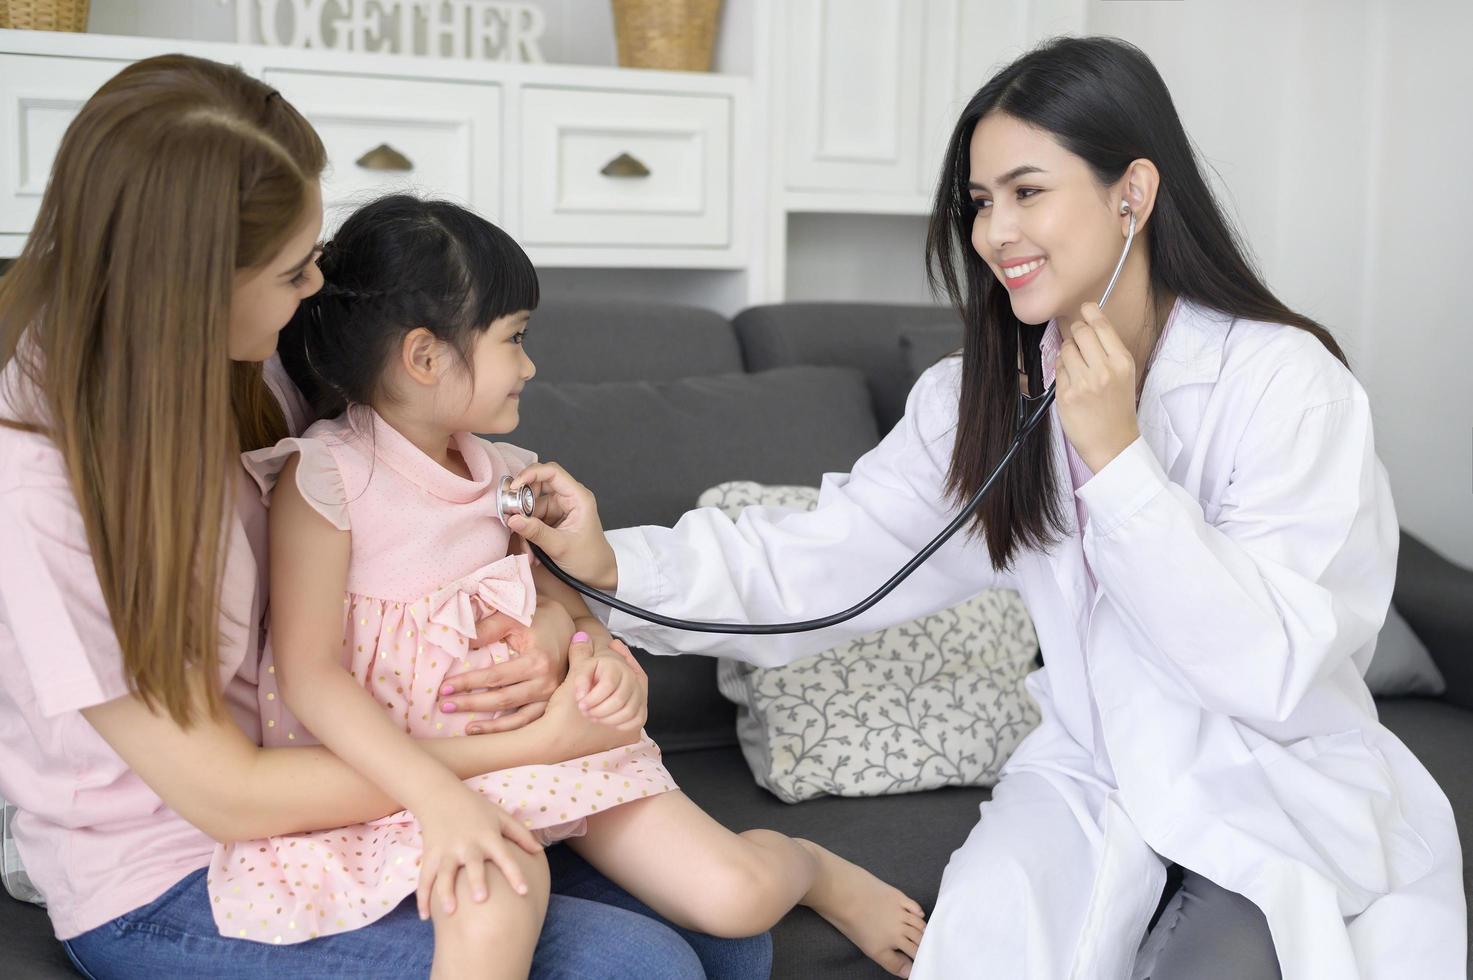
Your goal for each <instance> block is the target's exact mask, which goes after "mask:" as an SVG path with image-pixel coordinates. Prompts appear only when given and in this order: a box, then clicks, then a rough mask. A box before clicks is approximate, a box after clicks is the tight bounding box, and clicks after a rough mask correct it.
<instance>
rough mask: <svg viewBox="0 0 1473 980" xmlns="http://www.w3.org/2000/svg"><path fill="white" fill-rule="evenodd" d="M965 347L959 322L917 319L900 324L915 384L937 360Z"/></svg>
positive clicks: (904, 355) (907, 364)
mask: <svg viewBox="0 0 1473 980" xmlns="http://www.w3.org/2000/svg"><path fill="white" fill-rule="evenodd" d="M961 348H962V330H961V327H960V326H958V325H957V324H955V323H913V324H910V325H908V326H904V327H901V328H900V352H901V357H902V358H903V359H904V361H905V370H906V371H907V372H908V373H909V375H910V383H911V386H912V387H914V386H915V383H916V382H917V381H919V380H920V377H921V375H922V374H925V373H926V371H928V370H929V369H930V368H932V367H934V366H935V364H936V362H937V361H939V360H941V359H942V358H943V357H948V356H950V355H952V354H955V353H957V352H958V351H960V350H961Z"/></svg>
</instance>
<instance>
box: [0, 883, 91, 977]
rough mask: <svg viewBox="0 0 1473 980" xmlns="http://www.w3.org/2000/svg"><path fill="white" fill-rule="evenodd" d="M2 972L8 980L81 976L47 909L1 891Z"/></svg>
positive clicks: (0, 942) (0, 972) (0, 971)
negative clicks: (58, 935) (48, 915)
mask: <svg viewBox="0 0 1473 980" xmlns="http://www.w3.org/2000/svg"><path fill="white" fill-rule="evenodd" d="M0 976H4V977H5V978H6V980H77V976H78V974H77V971H76V970H74V969H72V964H71V961H70V960H68V959H67V955H66V951H65V950H63V949H62V947H61V943H59V942H57V941H56V934H55V933H54V932H53V931H52V930H51V920H50V919H49V918H47V917H46V910H45V909H43V908H41V907H39V906H36V905H30V904H27V903H25V902H18V901H16V900H15V899H13V898H11V897H10V896H9V895H5V894H0Z"/></svg>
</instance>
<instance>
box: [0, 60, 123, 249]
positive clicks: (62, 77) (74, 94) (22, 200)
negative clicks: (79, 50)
mask: <svg viewBox="0 0 1473 980" xmlns="http://www.w3.org/2000/svg"><path fill="white" fill-rule="evenodd" d="M127 64H128V62H126V61H111V60H105V59H96V58H86V59H79V58H58V57H51V56H47V55H32V54H11V53H5V52H0V235H6V234H9V235H25V234H27V233H29V232H30V230H31V225H33V224H34V223H35V221H36V213H37V212H38V211H39V210H40V208H41V195H42V194H44V193H45V191H46V181H47V179H48V178H49V177H50V175H51V163H52V161H53V160H54V159H55V158H56V151H57V148H58V147H60V146H61V137H62V135H63V134H64V133H65V132H66V128H67V126H69V125H71V121H72V119H73V118H74V117H75V116H76V114H77V110H78V109H80V108H81V107H82V103H84V102H86V101H87V99H89V98H90V97H91V96H92V93H93V92H95V91H97V90H98V89H99V88H100V87H101V86H102V83H103V82H105V81H107V80H108V79H109V78H112V77H113V76H114V75H116V74H117V73H118V72H119V71H121V70H122V69H123V68H124V67H126V66H127ZM0 254H3V253H0Z"/></svg>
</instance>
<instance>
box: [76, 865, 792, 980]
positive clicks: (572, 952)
mask: <svg viewBox="0 0 1473 980" xmlns="http://www.w3.org/2000/svg"><path fill="white" fill-rule="evenodd" d="M547 858H548V864H549V865H550V867H551V869H552V897H551V898H550V900H549V901H548V906H547V918H546V920H545V922H544V923H543V926H542V935H541V937H540V938H539V939H538V941H537V951H536V953H535V955H534V956H533V959H532V976H533V977H534V978H536V980H623V978H626V977H640V978H649V980H667V978H668V980H701V978H703V977H709V978H711V980H752V978H765V977H767V976H768V975H769V974H770V973H771V971H772V938H771V937H770V936H769V935H767V934H765V933H764V934H763V935H761V936H757V937H754V938H752V939H716V938H713V937H711V936H705V935H701V934H700V933H694V932H690V931H688V930H685V929H680V928H677V927H676V926H673V925H671V924H670V923H668V922H666V921H665V920H664V919H662V918H660V917H659V916H658V915H656V914H655V913H654V912H653V911H651V910H650V909H649V908H648V907H647V906H646V905H644V904H643V903H641V902H640V901H639V900H638V899H636V898H635V897H634V896H632V895H630V894H629V893H628V892H626V891H624V890H623V889H622V888H620V887H619V886H618V885H616V884H614V883H613V882H612V881H610V880H609V879H607V878H605V877H604V876H603V875H601V874H599V873H598V872H597V871H596V870H594V869H593V868H592V867H591V866H590V865H589V864H588V863H587V862H585V861H584V860H583V859H582V858H580V857H578V856H577V855H576V854H574V853H573V852H572V851H570V850H569V849H568V848H566V847H562V846H558V847H552V848H549V849H548V851H547ZM65 946H66V951H67V955H68V956H70V957H71V960H72V963H73V964H75V965H76V967H77V968H78V969H79V970H81V971H82V973H83V975H84V976H87V977H89V978H93V980H111V978H114V977H116V978H120V980H133V978H137V980H170V978H175V977H178V978H184V980H198V978H199V977H211V978H217V977H218V978H221V980H255V978H262V977H272V978H275V977H354V978H357V977H365V978H369V977H384V978H390V977H392V978H400V977H427V976H429V973H430V958H431V956H432V954H433V951H434V927H433V926H432V925H431V924H430V923H428V922H421V921H420V919H419V914H418V912H417V911H416V910H415V907H414V896H412V895H411V896H410V897H409V898H408V899H406V900H405V901H404V902H403V903H401V904H400V905H399V907H398V908H396V909H394V911H392V912H390V913H389V914H388V915H386V916H384V917H383V918H382V919H379V920H378V921H377V922H375V923H373V924H371V925H367V926H364V927H363V928H362V929H358V930H355V931H353V932H345V933H340V934H338V935H334V936H324V937H323V938H321V939H313V940H309V941H307V942H304V943H294V944H292V945H283V946H271V945H266V944H264V943H256V942H250V941H248V940H241V939H230V938H227V937H225V936H222V935H220V931H219V930H218V929H216V928H215V920H214V918H213V916H212V915H211V914H210V897H209V893H208V891H207V890H206V888H205V869H203V868H201V869H200V870H199V871H196V872H194V873H193V874H191V875H189V876H187V877H185V878H184V879H183V880H181V881H180V882H179V883H178V884H176V885H174V887H173V888H170V889H169V890H168V891H167V892H165V893H164V894H163V895H161V896H159V898H157V899H156V900H154V901H153V902H151V903H150V904H148V905H145V906H143V907H142V908H138V909H134V910H133V911H132V912H128V913H126V914H124V915H121V916H119V917H118V918H116V919H114V920H112V921H111V922H108V923H106V924H104V925H101V926H98V927H97V928H96V929H93V930H91V931H90V932H84V933H82V935H80V936H76V937H74V938H72V939H70V940H67V942H66V943H65Z"/></svg>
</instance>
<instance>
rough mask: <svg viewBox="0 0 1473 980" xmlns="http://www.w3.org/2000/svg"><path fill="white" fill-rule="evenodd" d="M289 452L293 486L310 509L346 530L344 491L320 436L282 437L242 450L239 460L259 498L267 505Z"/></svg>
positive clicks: (334, 461) (330, 456) (288, 458)
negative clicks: (293, 466) (263, 446)
mask: <svg viewBox="0 0 1473 980" xmlns="http://www.w3.org/2000/svg"><path fill="white" fill-rule="evenodd" d="M293 456H300V457H301V459H300V461H299V462H298V463H297V476H296V482H297V490H299V491H300V492H301V494H302V499H303V500H305V501H307V503H308V505H309V506H311V507H312V509H313V510H315V511H317V513H319V514H321V515H322V516H323V517H325V518H327V520H328V522H329V523H330V524H332V526H333V527H335V528H337V529H338V530H339V531H346V530H348V493H347V490H346V489H345V487H344V485H343V474H342V471H341V470H340V469H339V468H338V463H337V460H336V459H335V458H334V457H333V454H332V449H331V448H330V447H329V446H328V445H327V443H326V442H324V441H323V440H321V439H310V438H302V439H283V440H281V441H280V442H278V443H277V444H276V445H274V446H270V447H268V448H266V449H257V450H255V451H253V452H249V453H242V454H241V463H242V464H244V466H245V468H246V472H247V473H249V474H250V475H251V478H252V479H254V480H255V481H256V485H257V486H259V487H260V488H261V499H262V501H264V502H265V504H266V506H268V507H269V506H271V493H272V491H273V490H275V489H276V481H277V480H278V479H280V478H281V471H282V470H283V469H285V468H286V464H287V463H288V462H289V461H290V460H291V458H292V457H293Z"/></svg>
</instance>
